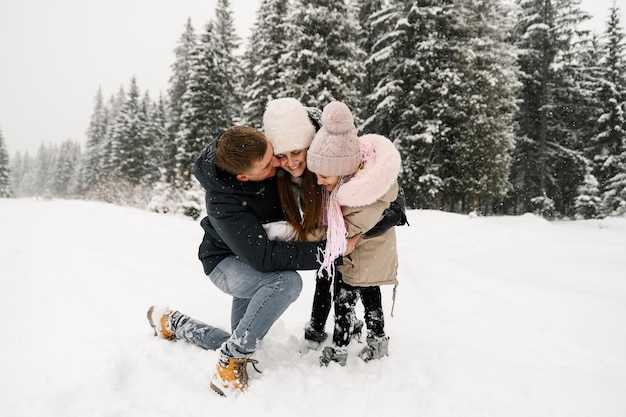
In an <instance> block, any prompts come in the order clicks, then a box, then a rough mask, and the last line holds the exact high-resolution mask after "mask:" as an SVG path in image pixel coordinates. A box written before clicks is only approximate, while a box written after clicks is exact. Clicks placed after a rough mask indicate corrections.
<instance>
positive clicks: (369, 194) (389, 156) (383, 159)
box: [337, 134, 401, 207]
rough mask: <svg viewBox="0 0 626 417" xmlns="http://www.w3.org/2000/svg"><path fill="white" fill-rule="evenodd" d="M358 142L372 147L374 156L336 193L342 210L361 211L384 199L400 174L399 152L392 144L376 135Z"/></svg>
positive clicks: (367, 136) (360, 138)
mask: <svg viewBox="0 0 626 417" xmlns="http://www.w3.org/2000/svg"><path fill="white" fill-rule="evenodd" d="M359 141H360V142H361V143H362V144H369V145H371V146H372V147H373V149H374V156H372V157H371V158H370V159H368V160H367V161H365V162H364V163H363V166H362V167H361V169H359V170H358V171H357V173H356V174H354V176H353V177H352V178H351V179H350V180H349V181H348V182H346V183H345V184H343V185H342V186H341V188H340V189H339V190H337V200H338V201H339V204H340V205H341V206H348V207H362V206H367V205H370V204H372V203H374V202H375V201H376V200H379V199H382V198H384V196H385V195H386V194H387V191H388V190H389V188H390V187H391V186H392V185H393V184H394V183H395V182H396V181H397V179H398V174H399V173H400V164H401V158H400V152H398V150H397V149H396V147H395V145H394V144H393V142H391V141H390V140H389V139H387V138H386V137H384V136H381V135H375V134H368V135H363V136H361V137H359ZM364 190H366V192H364ZM395 198H396V197H395V196H394V199H395Z"/></svg>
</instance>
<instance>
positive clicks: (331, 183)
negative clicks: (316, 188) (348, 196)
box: [315, 174, 339, 191]
mask: <svg viewBox="0 0 626 417" xmlns="http://www.w3.org/2000/svg"><path fill="white" fill-rule="evenodd" d="M315 175H317V183H318V184H319V185H321V186H322V187H324V188H326V190H327V191H332V190H334V189H335V187H336V186H337V183H338V182H339V177H338V176H336V175H333V176H329V177H325V176H324V175H320V174H315Z"/></svg>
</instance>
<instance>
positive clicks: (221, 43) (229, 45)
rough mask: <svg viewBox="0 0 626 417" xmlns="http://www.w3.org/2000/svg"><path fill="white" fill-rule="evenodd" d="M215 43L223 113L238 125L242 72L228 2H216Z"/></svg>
mask: <svg viewBox="0 0 626 417" xmlns="http://www.w3.org/2000/svg"><path fill="white" fill-rule="evenodd" d="M215 41H216V45H215V46H216V48H215V51H216V53H217V57H218V60H219V61H218V62H219V66H220V68H221V70H222V72H223V74H224V82H225V84H224V85H222V91H223V93H222V94H223V96H224V100H225V105H226V109H225V113H226V115H227V117H228V118H229V119H230V120H231V121H232V123H233V124H239V120H240V118H241V113H242V111H241V109H242V107H243V104H242V100H243V93H242V85H241V80H242V78H243V72H242V70H241V65H240V63H239V57H238V55H237V50H238V49H239V45H240V43H241V39H240V38H239V36H238V35H237V31H236V30H235V20H234V18H233V12H232V10H231V7H230V0H217V6H216V8H215ZM207 139H210V138H207ZM207 142H208V140H207Z"/></svg>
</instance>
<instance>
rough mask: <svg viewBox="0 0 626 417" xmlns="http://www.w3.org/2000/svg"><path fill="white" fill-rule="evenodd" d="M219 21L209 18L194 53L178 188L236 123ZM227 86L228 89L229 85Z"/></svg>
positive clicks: (183, 119) (179, 150)
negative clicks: (210, 144) (221, 50)
mask: <svg viewBox="0 0 626 417" xmlns="http://www.w3.org/2000/svg"><path fill="white" fill-rule="evenodd" d="M216 46H217V38H216V33H215V25H214V23H213V22H212V21H209V22H207V24H206V25H205V28H204V32H203V33H202V34H201V36H200V40H199V42H198V44H197V45H196V47H195V48H194V50H193V51H192V54H191V59H190V63H191V66H190V73H189V81H188V85H187V90H186V92H185V94H184V95H183V98H182V100H183V113H182V115H181V125H180V130H179V131H178V134H177V136H176V147H177V152H176V185H175V186H176V188H178V189H181V190H187V189H189V188H190V187H191V181H192V170H193V164H194V162H195V161H196V159H197V158H198V156H199V155H200V153H201V151H202V149H204V147H205V146H206V145H207V143H208V142H209V141H210V140H211V139H213V138H214V137H215V135H217V134H219V132H220V131H222V130H224V129H227V128H228V127H229V126H231V125H232V124H233V119H232V117H233V115H232V114H231V113H229V109H230V99H229V98H228V97H227V96H226V94H227V91H230V90H229V88H228V87H227V86H228V85H229V82H228V81H227V79H228V77H230V75H231V74H227V73H225V72H224V65H222V63H221V62H220V59H221V56H222V53H218V51H217V50H216ZM225 86H226V89H225Z"/></svg>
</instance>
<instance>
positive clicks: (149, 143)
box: [141, 92, 168, 185]
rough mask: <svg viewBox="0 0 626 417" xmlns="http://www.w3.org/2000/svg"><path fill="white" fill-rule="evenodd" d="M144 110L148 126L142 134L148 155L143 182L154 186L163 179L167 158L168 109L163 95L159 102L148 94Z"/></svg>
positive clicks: (144, 102) (145, 97)
mask: <svg viewBox="0 0 626 417" xmlns="http://www.w3.org/2000/svg"><path fill="white" fill-rule="evenodd" d="M142 108H143V109H145V110H144V111H145V113H146V116H145V117H146V124H145V126H144V131H143V133H142V135H141V136H142V138H143V139H144V146H145V148H146V151H147V152H146V155H145V158H144V165H143V177H142V181H143V183H144V184H146V185H152V184H154V183H155V182H156V181H159V180H160V178H161V171H162V170H164V168H163V167H164V164H165V161H166V158H167V150H168V148H167V144H168V134H167V125H166V118H167V107H166V104H165V100H164V98H163V96H162V95H160V96H159V100H158V101H157V102H153V101H152V100H151V99H150V95H149V94H148V93H147V92H146V93H145V95H144V98H143V101H142Z"/></svg>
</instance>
